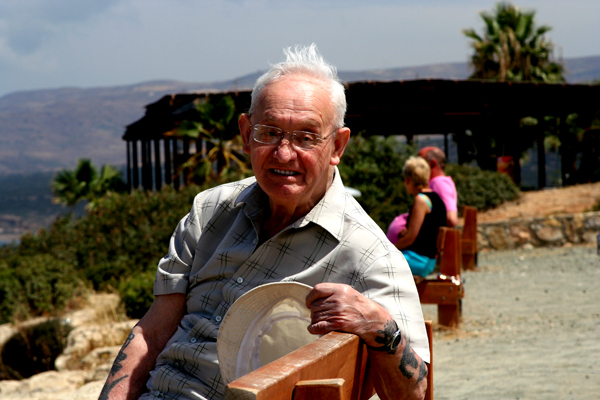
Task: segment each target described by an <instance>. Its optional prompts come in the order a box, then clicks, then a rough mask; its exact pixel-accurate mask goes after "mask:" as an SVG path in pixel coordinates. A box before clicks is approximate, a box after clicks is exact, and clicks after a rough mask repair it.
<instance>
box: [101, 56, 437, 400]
mask: <svg viewBox="0 0 600 400" xmlns="http://www.w3.org/2000/svg"><path fill="white" fill-rule="evenodd" d="M286 55H287V60H286V61H285V62H282V63H280V64H276V65H274V66H273V67H272V68H271V69H270V70H269V71H268V72H267V73H266V74H265V75H263V76H262V77H260V78H259V79H258V81H257V82H256V85H255V87H254V89H253V92H252V104H251V107H250V111H249V113H248V114H243V115H242V116H241V117H240V120H239V127H240V131H241V134H242V138H243V141H244V151H245V152H246V153H247V154H249V155H250V158H251V161H252V168H253V171H254V173H255V178H249V179H246V180H243V181H240V182H235V183H231V184H226V185H222V186H220V187H217V188H214V189H211V190H207V191H205V192H202V193H200V194H199V195H198V196H197V197H196V199H195V200H194V204H193V206H192V209H191V212H190V213H189V215H188V216H186V217H185V218H184V219H182V221H181V222H180V224H179V226H178V227H177V229H176V230H175V233H174V235H173V237H172V239H171V243H170V245H169V253H168V255H167V256H166V257H165V258H164V259H162V260H161V261H160V262H159V265H158V272H157V276H156V282H155V285H154V294H155V300H154V303H153V304H152V307H151V308H150V310H149V311H148V313H147V314H146V315H145V316H144V317H143V318H142V319H141V320H140V322H139V324H138V325H137V326H136V327H135V328H134V329H133V330H132V332H131V334H130V335H129V337H128V338H127V340H126V342H125V344H124V345H123V348H122V349H121V352H120V354H119V355H118V356H117V358H116V361H115V364H114V366H113V368H112V370H111V372H110V374H109V377H108V379H107V381H106V384H105V387H104V389H103V391H102V394H101V396H100V398H101V399H137V398H138V397H139V398H141V399H159V398H160V399H162V398H166V399H170V398H176V399H220V398H222V396H223V394H224V385H223V383H222V379H221V374H220V370H219V365H218V361H217V355H216V347H217V346H216V337H217V333H218V331H219V325H220V322H221V320H222V317H223V316H224V315H225V313H226V312H227V310H228V308H229V307H230V305H231V304H233V302H234V301H235V300H236V299H237V298H239V297H240V296H241V295H242V294H244V293H246V292H247V291H249V290H250V289H252V288H254V287H256V286H259V285H262V284H265V283H270V282H278V281H296V282H301V283H305V284H308V285H311V286H313V287H314V289H313V290H312V291H311V292H310V294H309V295H308V297H307V299H306V304H307V306H308V307H309V308H310V310H311V319H312V324H311V325H310V326H309V327H308V330H309V332H310V333H313V334H325V333H327V332H329V331H332V330H337V331H344V332H350V333H354V334H357V335H359V336H360V337H361V338H362V339H363V340H364V341H365V343H366V344H367V345H368V346H369V347H368V348H369V350H368V352H369V357H370V360H371V365H372V366H373V368H374V369H375V374H374V376H375V385H376V390H377V393H378V394H379V396H380V397H381V398H383V399H392V398H394V399H398V398H402V399H412V398H422V397H423V396H424V393H425V389H426V385H427V383H426V379H425V377H426V375H427V365H426V363H425V362H428V361H429V353H428V344H427V337H426V333H425V330H424V325H423V324H424V323H423V316H422V313H421V308H420V303H419V298H418V295H417V292H416V289H415V286H414V281H413V279H412V274H411V272H410V270H409V268H408V266H407V264H406V261H405V260H404V258H403V257H402V255H401V253H400V252H399V251H397V250H396V249H395V248H394V246H392V244H391V243H389V242H388V241H387V240H386V239H385V235H384V234H383V232H381V230H380V229H379V228H378V227H377V226H376V225H375V223H374V222H373V221H372V220H371V219H370V218H369V217H368V216H367V215H366V213H365V212H364V211H363V210H362V209H361V208H360V206H359V205H358V203H356V202H355V201H354V199H353V198H352V197H351V196H350V195H347V194H346V193H345V191H344V186H343V184H342V181H341V179H340V174H339V173H338V171H337V167H336V166H337V165H338V163H339V162H340V158H341V156H342V154H343V152H344V149H345V147H346V145H347V143H348V140H349V135H350V130H349V129H348V128H346V127H344V114H345V110H346V100H345V96H344V87H343V85H342V84H341V83H340V81H339V79H338V78H337V75H336V72H335V68H334V67H332V66H331V65H329V64H327V63H326V62H325V61H324V60H323V59H322V57H321V56H320V55H319V54H318V52H317V50H316V47H315V46H314V45H312V46H309V47H304V48H296V49H287V50H286Z"/></svg>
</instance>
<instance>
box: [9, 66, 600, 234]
mask: <svg viewBox="0 0 600 400" xmlns="http://www.w3.org/2000/svg"><path fill="white" fill-rule="evenodd" d="M565 64H566V66H567V71H568V75H567V80H568V82H569V83H586V82H591V81H593V80H600V56H595V57H583V58H576V59H567V60H565ZM259 74H260V72H259V71H257V72H254V73H251V74H248V75H245V76H242V77H239V78H236V79H233V80H230V81H224V82H213V83H189V82H175V81H155V82H143V83H139V84H134V85H128V86H116V87H103V88H87V89H81V88H60V89H46V90H35V91H24V92H15V93H11V94H8V95H6V96H3V97H1V98H0V244H1V243H2V242H3V241H11V240H14V239H15V238H18V237H19V236H20V234H22V233H23V232H24V231H35V230H36V229H38V228H40V227H44V226H48V224H49V222H50V221H51V220H52V219H53V218H54V217H55V216H56V215H57V214H58V213H60V212H64V209H62V208H61V207H59V206H57V205H54V204H51V202H50V198H51V193H50V186H49V181H50V180H51V179H52V176H53V174H54V173H55V172H56V171H57V170H59V169H62V168H73V167H75V165H76V164H77V160H78V159H79V158H84V157H85V158H90V159H91V160H92V161H93V163H94V164H95V165H97V166H101V165H103V164H112V165H115V166H122V165H123V164H125V161H126V151H125V143H124V142H123V140H122V135H123V133H124V131H125V126H126V125H128V124H131V123H132V122H135V121H136V120H138V119H139V118H141V117H142V116H143V115H144V112H145V111H144V106H145V105H147V104H149V103H153V102H155V101H157V100H158V99H160V98H161V97H163V96H164V95H166V94H171V93H185V92H194V91H207V90H217V91H222V90H236V89H249V88H250V87H251V86H252V85H253V83H254V81H255V80H256V78H257V77H258V76H259ZM468 75H469V70H468V68H467V64H466V63H450V64H438V65H425V66H416V67H406V68H393V69H383V70H366V71H354V72H353V71H340V76H341V78H342V79H343V80H344V81H347V82H354V81H363V80H411V79H426V78H438V79H465V78H467V77H468Z"/></svg>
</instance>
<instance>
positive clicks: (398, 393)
mask: <svg viewBox="0 0 600 400" xmlns="http://www.w3.org/2000/svg"><path fill="white" fill-rule="evenodd" d="M306 305H307V306H308V307H309V308H310V309H311V316H312V324H311V325H310V326H309V327H308V330H309V332H310V333H312V334H320V335H324V334H326V333H328V332H330V331H342V332H348V333H354V334H356V335H358V336H360V337H361V339H363V340H364V342H365V343H366V344H367V346H369V347H368V352H369V360H370V362H371V366H372V367H373V368H374V372H375V373H374V374H373V376H374V382H373V383H374V384H375V389H376V390H377V395H378V396H379V397H380V398H381V399H382V400H391V399H423V397H424V396H425V391H426V390H427V379H426V377H427V372H428V368H427V364H426V363H425V362H424V361H423V360H422V359H421V358H420V357H419V356H418V355H417V354H416V353H415V352H414V351H413V350H412V349H411V348H410V346H409V344H408V342H407V341H406V339H405V338H404V337H402V339H401V341H400V344H399V345H398V348H397V349H396V351H395V352H394V353H392V354H388V352H387V351H377V350H374V348H377V347H381V346H384V345H386V344H387V343H389V341H390V340H391V339H392V336H393V334H394V333H395V332H396V330H397V329H398V328H397V325H396V322H394V320H393V319H392V317H391V316H390V314H389V313H388V312H387V310H386V309H385V308H383V307H382V306H380V305H379V304H377V303H376V302H374V301H372V300H370V299H368V298H367V297H365V296H363V295H362V294H361V293H359V292H357V291H356V290H354V289H353V288H352V287H350V286H348V285H342V284H336V283H320V284H317V285H316V286H315V287H314V289H313V290H312V291H311V292H310V294H309V295H308V297H307V299H306Z"/></svg>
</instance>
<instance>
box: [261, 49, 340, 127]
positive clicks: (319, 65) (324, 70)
mask: <svg viewBox="0 0 600 400" xmlns="http://www.w3.org/2000/svg"><path fill="white" fill-rule="evenodd" d="M283 53H284V54H285V56H286V60H285V61H282V62H280V63H277V64H274V65H272V66H271V68H270V69H269V70H268V71H267V72H266V73H264V74H263V75H262V76H261V77H259V78H258V79H257V80H256V83H255V84H254V88H253V89H252V102H251V104H250V111H249V112H250V114H252V113H253V112H254V111H255V110H256V107H257V106H258V103H259V101H260V100H261V94H262V91H263V90H264V88H265V87H266V86H267V85H268V84H270V83H272V82H274V81H276V80H277V79H279V78H282V77H284V76H286V75H305V76H309V77H312V78H315V79H318V80H320V81H321V82H323V83H324V84H325V86H326V88H327V89H328V90H329V93H330V95H331V103H332V105H333V108H334V114H335V115H334V120H333V123H334V125H335V128H336V129H338V128H342V127H343V126H344V116H345V114H346V107H347V106H346V95H345V93H344V90H345V88H344V85H343V83H342V81H341V80H340V78H339V77H338V75H337V69H336V67H335V66H333V65H331V64H329V63H328V62H326V61H325V60H324V59H323V57H322V56H321V55H320V54H319V51H318V50H317V45H316V44H314V43H313V44H311V45H310V46H294V48H292V47H288V48H286V49H284V50H283Z"/></svg>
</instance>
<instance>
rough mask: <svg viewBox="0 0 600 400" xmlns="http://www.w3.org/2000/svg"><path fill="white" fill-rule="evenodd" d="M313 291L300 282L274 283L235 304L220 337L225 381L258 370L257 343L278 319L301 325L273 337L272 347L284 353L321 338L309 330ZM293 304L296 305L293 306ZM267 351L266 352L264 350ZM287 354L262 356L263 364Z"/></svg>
mask: <svg viewBox="0 0 600 400" xmlns="http://www.w3.org/2000/svg"><path fill="white" fill-rule="evenodd" d="M311 290H312V287H310V286H308V285H305V284H302V283H298V282H274V283H268V284H265V285H261V286H258V287H256V288H254V289H252V290H250V291H248V292H247V293H245V294H244V295H242V296H241V297H240V298H239V299H237V300H236V301H235V303H233V305H232V306H231V307H230V308H229V310H228V311H227V314H226V315H225V317H224V318H223V322H222V323H221V326H220V328H219V334H218V337H217V356H218V359H219V366H220V369H221V376H222V378H223V381H224V382H225V384H228V383H230V382H232V381H234V380H235V379H238V378H240V377H241V376H243V375H245V374H246V373H248V372H251V371H252V370H254V369H256V368H255V367H256V366H257V364H258V361H256V353H257V352H258V351H261V349H260V348H259V347H260V344H256V343H261V341H262V339H263V335H264V334H265V332H266V331H268V330H270V329H271V326H272V325H273V323H278V322H277V321H280V320H285V319H289V320H290V321H292V323H293V324H296V325H294V326H295V327H297V328H298V327H300V329H290V330H293V332H284V334H282V333H281V331H279V332H278V334H277V335H276V336H275V337H270V338H269V340H270V341H271V343H270V344H269V346H274V347H275V348H277V347H278V346H279V347H281V350H280V352H281V351H284V352H286V354H287V353H289V352H291V351H293V350H295V349H297V348H299V347H301V346H302V345H304V344H306V343H309V342H310V341H312V340H315V339H317V338H318V336H316V335H310V334H309V333H308V331H307V330H306V327H307V326H308V325H309V324H310V310H309V309H308V308H306V306H305V301H306V296H307V295H308V293H310V291H311ZM282 304H283V306H282ZM286 304H287V305H286ZM290 304H292V305H294V307H291V308H290V307H289V305H290ZM275 307H279V309H280V310H281V307H288V308H286V309H285V308H284V309H285V310H289V309H292V311H285V312H280V311H277V310H276V309H275ZM277 312H279V314H277ZM270 313H275V314H270ZM273 316H275V317H273ZM273 321H276V322H273ZM298 324H299V325H298ZM284 326H285V325H284ZM286 336H287V337H286ZM290 342H291V343H290ZM242 347H243V348H242ZM250 353H252V354H250ZM263 353H266V352H265V351H264V350H263ZM283 355H285V354H279V355H277V356H276V354H272V355H270V354H269V355H265V356H263V355H260V364H262V365H266V363H268V362H271V361H275V359H276V358H273V357H277V358H279V357H280V356H283ZM249 358H253V360H254V362H253V363H252V364H253V365H249V362H248V359H249ZM271 358H273V359H271ZM262 365H258V366H262Z"/></svg>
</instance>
